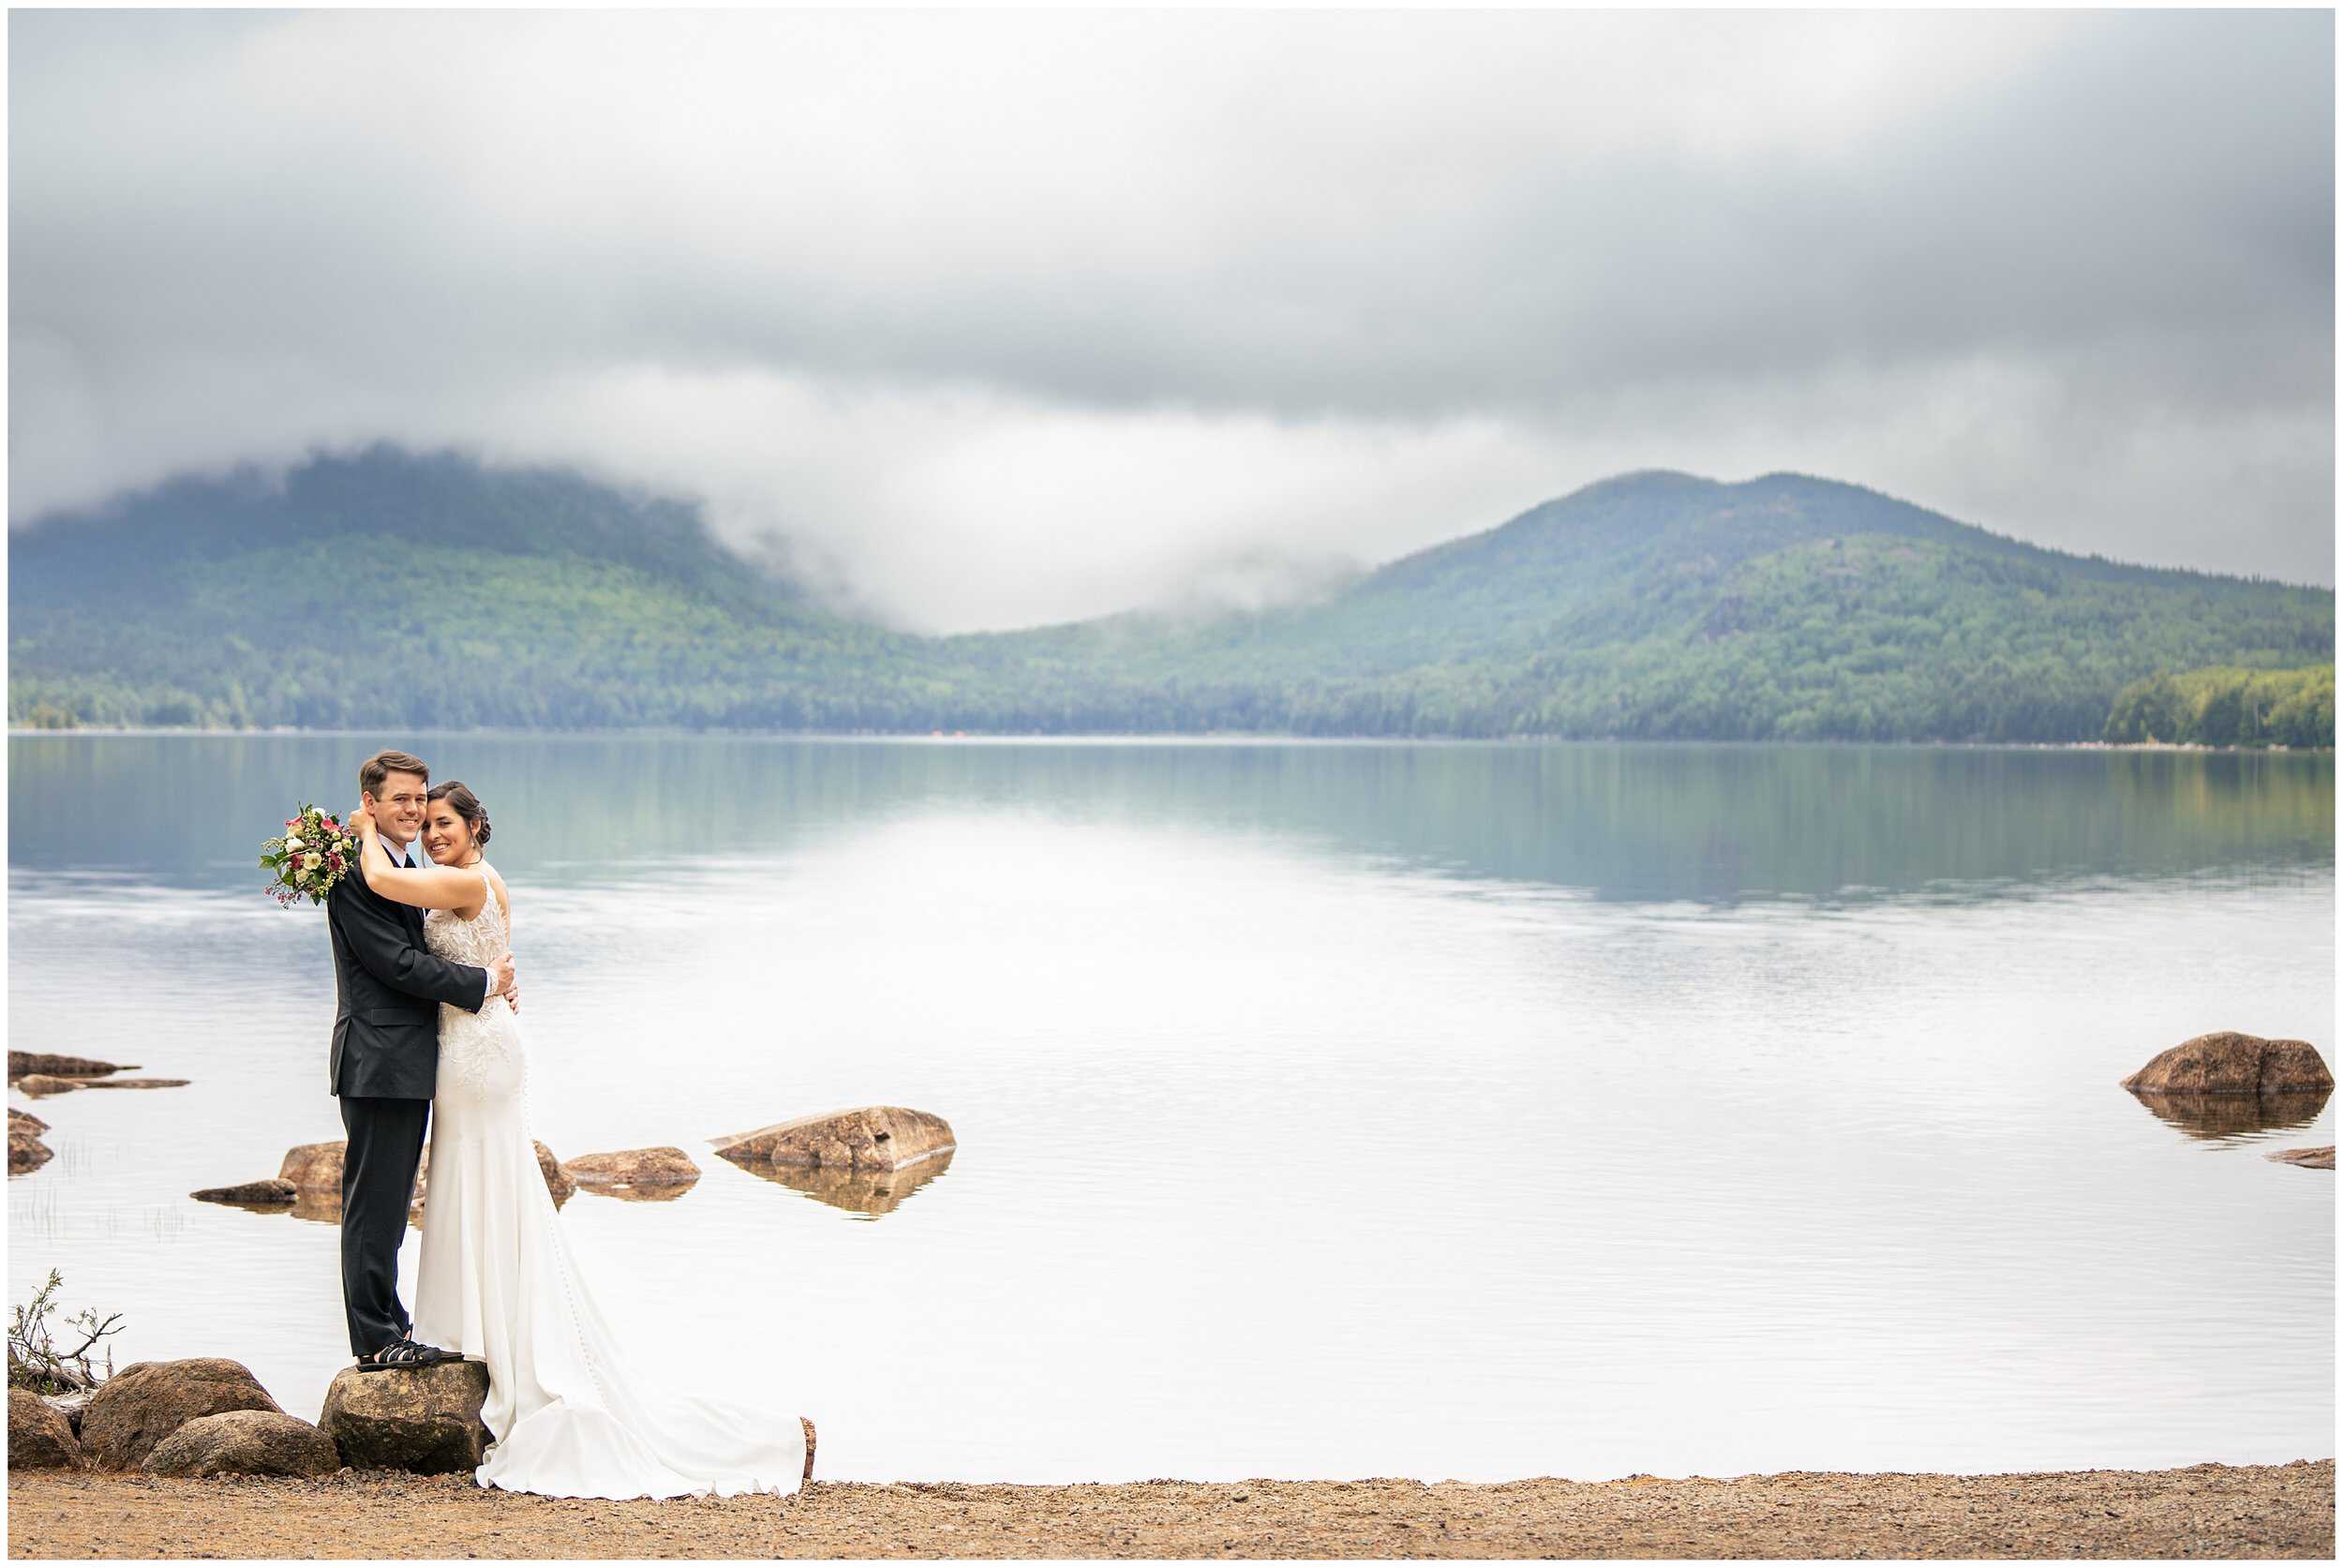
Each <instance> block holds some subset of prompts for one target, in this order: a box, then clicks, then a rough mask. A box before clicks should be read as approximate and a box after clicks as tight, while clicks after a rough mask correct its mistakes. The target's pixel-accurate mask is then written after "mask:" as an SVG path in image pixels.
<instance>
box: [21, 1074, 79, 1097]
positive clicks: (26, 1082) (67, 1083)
mask: <svg viewBox="0 0 2343 1568" xmlns="http://www.w3.org/2000/svg"><path fill="white" fill-rule="evenodd" d="M15 1083H16V1086H17V1087H18V1088H19V1089H22V1090H23V1091H24V1093H26V1094H28V1095H63V1094H70V1093H72V1092H73V1091H74V1090H75V1089H83V1088H87V1087H88V1086H89V1085H88V1084H87V1083H83V1082H82V1080H81V1079H79V1078H54V1077H52V1076H51V1075H49V1074H48V1073H45V1072H33V1073H27V1074H25V1075H24V1076H23V1077H22V1078H20V1079H17V1080H15Z"/></svg>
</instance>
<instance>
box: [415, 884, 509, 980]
mask: <svg viewBox="0 0 2343 1568" xmlns="http://www.w3.org/2000/svg"><path fill="white" fill-rule="evenodd" d="M468 869H470V870H471V871H476V872H478V873H480V881H481V886H482V887H483V888H484V889H485V892H486V897H485V898H484V899H483V900H482V902H481V905H480V913H479V914H477V915H475V916H473V917H472V918H470V919H469V920H467V919H465V918H463V917H462V916H461V915H458V914H457V913H456V912H455V910H453V909H434V910H432V911H430V912H429V913H428V914H426V915H425V916H424V918H423V943H424V946H425V947H426V948H430V949H431V950H432V951H433V952H435V953H437V954H439V955H440V957H441V958H445V959H453V960H455V962H456V963H471V964H477V965H478V966H479V967H481V968H483V969H485V968H486V967H487V966H488V965H489V964H491V963H495V962H496V961H497V960H498V959H500V958H502V957H503V956H504V955H505V953H506V952H507V951H509V950H510V948H511V947H512V943H511V941H510V939H509V938H508V937H507V936H506V934H505V926H504V911H503V909H502V908H501V907H500V905H499V904H498V903H497V893H496V887H495V885H494V884H492V883H490V882H489V881H488V862H487V861H485V860H482V861H480V862H479V863H478V864H477V865H474V866H471V867H470V868H468Z"/></svg>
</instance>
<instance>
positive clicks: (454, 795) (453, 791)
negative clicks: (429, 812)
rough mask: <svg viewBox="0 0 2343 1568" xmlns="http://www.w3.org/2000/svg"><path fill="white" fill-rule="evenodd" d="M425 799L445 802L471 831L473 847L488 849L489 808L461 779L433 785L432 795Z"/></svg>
mask: <svg viewBox="0 0 2343 1568" xmlns="http://www.w3.org/2000/svg"><path fill="white" fill-rule="evenodd" d="M424 799H427V800H445V801H446V802H447V803H448V805H449V806H450V807H451V808H452V809H453V810H454V811H455V814H456V815H457V816H460V817H462V818H463V819H464V825H465V826H466V827H468V828H470V829H471V842H472V847H473V848H474V849H485V848H487V847H488V812H487V808H485V806H483V805H481V803H480V797H479V796H477V795H474V794H473V793H472V792H471V788H470V785H468V784H465V783H464V782H463V781H462V780H461V779H450V780H448V782H447V783H445V784H433V785H432V786H431V793H430V794H428V795H426V796H425V797H424Z"/></svg>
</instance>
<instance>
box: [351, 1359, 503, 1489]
mask: <svg viewBox="0 0 2343 1568" xmlns="http://www.w3.org/2000/svg"><path fill="white" fill-rule="evenodd" d="M487 1398H488V1369H487V1367H485V1366H482V1365H481V1364H480V1363H479V1362H476V1361H443V1362H440V1364H439V1365H438V1366H417V1367H404V1366H397V1367H393V1368H391V1369H390V1370H388V1371H384V1372H361V1371H359V1370H358V1369H357V1368H356V1367H355V1366H345V1367H343V1368H342V1369H341V1370H340V1371H339V1372H337V1373H336V1374H335V1377H334V1384H333V1386H332V1387H331V1388H329V1389H327V1390H326V1391H325V1410H324V1411H323V1413H322V1414H321V1415H320V1416H319V1418H318V1426H319V1427H320V1428H321V1430H322V1431H323V1432H324V1433H325V1435H326V1436H327V1437H328V1438H330V1439H332V1440H333V1443H334V1447H335V1449H336V1451H337V1452H338V1453H339V1454H340V1455H341V1461H342V1463H343V1464H346V1465H351V1466H355V1467H357V1468H358V1469H361V1470H366V1469H378V1470H405V1471H418V1472H420V1473H422V1474H425V1475H439V1474H444V1473H446V1472H448V1471H465V1470H470V1469H472V1468H474V1467H475V1466H477V1465H478V1464H479V1463H480V1461H481V1456H483V1455H484V1454H485V1452H486V1450H487V1447H488V1443H489V1441H490V1439H489V1436H488V1428H487V1427H486V1426H485V1425H483V1424H482V1422H481V1419H480V1408H481V1406H482V1405H484V1404H485V1403H486V1402H487Z"/></svg>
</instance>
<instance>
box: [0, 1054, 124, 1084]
mask: <svg viewBox="0 0 2343 1568" xmlns="http://www.w3.org/2000/svg"><path fill="white" fill-rule="evenodd" d="M138 1066H139V1065H138V1064H137V1063H136V1062H131V1063H128V1064H127V1065H123V1066H117V1065H115V1064H114V1063H112V1062H100V1061H95V1060H93V1059H92V1058H90V1057H87V1056H57V1055H52V1054H51V1053H48V1052H46V1051H11V1052H9V1053H8V1082H9V1083H15V1082H16V1081H17V1080H18V1079H20V1078H23V1077H25V1076H27V1075H28V1074H32V1073H43V1074H46V1075H48V1076H50V1077H52V1078H103V1077H104V1076H105V1075H106V1074H108V1073H110V1072H136V1071H137V1070H138Z"/></svg>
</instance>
